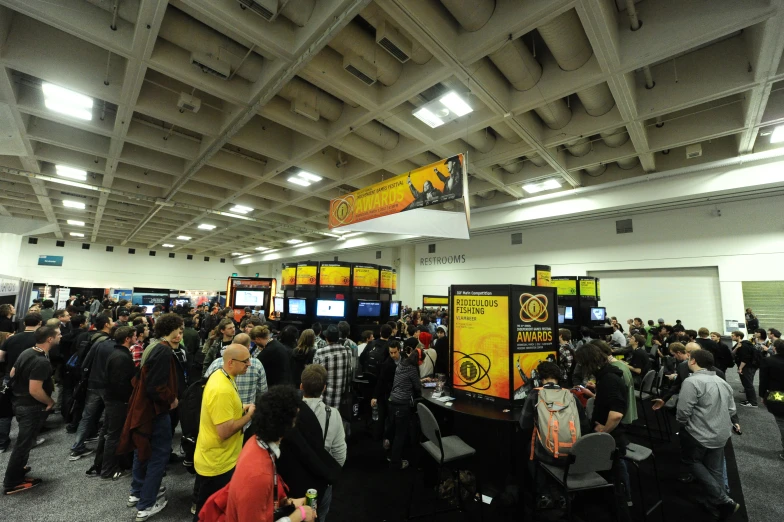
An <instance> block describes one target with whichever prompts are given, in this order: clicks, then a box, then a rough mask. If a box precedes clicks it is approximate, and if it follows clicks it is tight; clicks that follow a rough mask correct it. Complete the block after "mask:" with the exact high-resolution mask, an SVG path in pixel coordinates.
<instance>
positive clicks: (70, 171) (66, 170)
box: [54, 165, 87, 181]
mask: <svg viewBox="0 0 784 522" xmlns="http://www.w3.org/2000/svg"><path fill="white" fill-rule="evenodd" d="M54 170H55V171H57V175H58V176H60V177H61V178H68V179H75V180H79V181H85V180H87V171H86V170H82V169H75V168H73V167H66V166H65V165H55V166H54Z"/></svg>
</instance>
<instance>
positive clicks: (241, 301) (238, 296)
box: [234, 290, 264, 306]
mask: <svg viewBox="0 0 784 522" xmlns="http://www.w3.org/2000/svg"><path fill="white" fill-rule="evenodd" d="M234 305H235V306H264V291H263V290H237V292H236V293H235V294H234Z"/></svg>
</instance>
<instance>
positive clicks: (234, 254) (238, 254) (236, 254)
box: [231, 252, 242, 256]
mask: <svg viewBox="0 0 784 522" xmlns="http://www.w3.org/2000/svg"><path fill="white" fill-rule="evenodd" d="M231 255H233V256H241V255H242V252H232V254H231Z"/></svg>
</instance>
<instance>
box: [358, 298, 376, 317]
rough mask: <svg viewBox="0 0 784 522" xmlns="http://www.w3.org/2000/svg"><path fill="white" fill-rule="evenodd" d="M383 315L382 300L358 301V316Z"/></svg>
mask: <svg viewBox="0 0 784 522" xmlns="http://www.w3.org/2000/svg"><path fill="white" fill-rule="evenodd" d="M380 315H381V301H359V302H358V303H357V317H379V316H380Z"/></svg>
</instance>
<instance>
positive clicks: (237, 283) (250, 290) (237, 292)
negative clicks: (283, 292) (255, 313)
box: [226, 276, 278, 321]
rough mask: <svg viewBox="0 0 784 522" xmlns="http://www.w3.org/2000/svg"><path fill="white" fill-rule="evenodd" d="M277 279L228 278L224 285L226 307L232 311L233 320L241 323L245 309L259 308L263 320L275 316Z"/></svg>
mask: <svg viewBox="0 0 784 522" xmlns="http://www.w3.org/2000/svg"><path fill="white" fill-rule="evenodd" d="M277 284H278V281H277V279H274V278H273V279H269V278H263V277H234V276H232V277H229V280H228V283H227V285H226V305H227V306H228V307H230V308H233V309H234V320H235V321H241V320H242V316H243V315H244V314H245V308H246V307H249V308H252V309H254V310H255V309H256V308H257V307H260V308H261V310H262V313H263V314H264V317H265V318H269V319H273V318H274V316H275V301H274V299H273V297H274V296H275V293H276V292H277Z"/></svg>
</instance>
